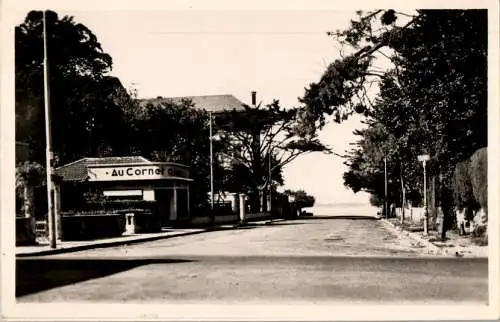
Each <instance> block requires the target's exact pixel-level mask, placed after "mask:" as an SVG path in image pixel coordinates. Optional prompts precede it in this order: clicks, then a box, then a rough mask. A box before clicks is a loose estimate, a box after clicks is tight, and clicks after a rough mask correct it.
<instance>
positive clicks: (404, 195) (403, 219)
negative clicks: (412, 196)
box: [400, 171, 406, 225]
mask: <svg viewBox="0 0 500 322" xmlns="http://www.w3.org/2000/svg"><path fill="white" fill-rule="evenodd" d="M400 177H401V225H403V224H404V223H405V208H406V190H405V185H404V181H403V172H402V171H401V175H400Z"/></svg>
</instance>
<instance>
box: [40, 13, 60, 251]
mask: <svg viewBox="0 0 500 322" xmlns="http://www.w3.org/2000/svg"><path fill="white" fill-rule="evenodd" d="M46 25H47V22H46V19H45V10H44V11H43V78H44V80H43V93H44V106H45V140H46V144H45V147H46V150H45V157H46V159H45V161H46V165H45V166H46V173H47V217H48V218H47V219H48V222H49V225H48V226H49V240H50V247H51V248H56V246H57V245H56V244H57V237H56V236H57V232H56V218H55V209H54V182H53V180H54V176H53V174H54V168H53V167H54V164H53V163H54V162H53V161H54V153H53V152H52V131H51V128H50V96H49V95H50V88H49V68H48V57H47V56H48V55H47V26H46Z"/></svg>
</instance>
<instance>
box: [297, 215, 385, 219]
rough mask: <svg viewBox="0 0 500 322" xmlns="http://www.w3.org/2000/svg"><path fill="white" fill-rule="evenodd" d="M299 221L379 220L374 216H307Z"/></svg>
mask: <svg viewBox="0 0 500 322" xmlns="http://www.w3.org/2000/svg"><path fill="white" fill-rule="evenodd" d="M298 219H299V220H321V219H352V220H367V219H368V220H379V218H377V217H374V216H349V215H346V216H338V215H336V216H308V217H299V218H298Z"/></svg>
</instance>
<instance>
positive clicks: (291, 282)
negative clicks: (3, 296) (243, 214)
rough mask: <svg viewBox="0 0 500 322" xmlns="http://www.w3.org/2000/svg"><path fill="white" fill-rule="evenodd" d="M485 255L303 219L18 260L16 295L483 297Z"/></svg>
mask: <svg viewBox="0 0 500 322" xmlns="http://www.w3.org/2000/svg"><path fill="white" fill-rule="evenodd" d="M487 264H488V263H487V260H484V259H467V258H435V257H430V256H428V255H426V253H425V249H423V248H422V247H419V245H415V244H413V243H412V242H411V241H410V240H408V239H404V238H401V237H397V236H394V235H392V234H390V233H389V232H387V231H386V230H385V229H384V228H383V226H382V225H381V224H380V222H379V221H377V220H373V219H367V218H363V217H358V218H356V219H348V218H336V219H328V218H314V217H313V218H308V219H306V218H304V219H300V220H296V221H284V222H277V223H274V224H272V225H255V226H250V227H246V228H241V229H232V230H223V231H215V232H210V233H203V234H200V235H195V236H186V237H179V238H173V239H167V240H161V241H155V242H149V243H144V244H139V245H133V246H126V247H116V248H107V249H96V250H91V251H84V252H79V253H72V254H60V255H53V256H46V257H43V258H26V259H18V261H17V265H18V270H17V272H18V274H17V285H18V287H17V295H18V296H19V297H18V300H19V301H23V302H26V301H42V302H48V301H106V302H108V301H112V302H115V301H120V302H130V301H132V302H137V301H138V302H148V303H152V302H168V303H172V302H174V303H176V302H178V301H185V302H189V301H218V300H223V301H242V300H243V301H293V300H300V301H303V300H311V301H330V300H348V301H374V302H387V301H398V302H399V301H409V302H421V301H424V302H428V301H463V302H482V303H485V302H486V301H487V297H488V279H487V277H488V276H487V275H488V274H487Z"/></svg>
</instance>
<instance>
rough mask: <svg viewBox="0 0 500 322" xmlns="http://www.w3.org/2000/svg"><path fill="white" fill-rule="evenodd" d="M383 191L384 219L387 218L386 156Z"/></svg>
mask: <svg viewBox="0 0 500 322" xmlns="http://www.w3.org/2000/svg"><path fill="white" fill-rule="evenodd" d="M384 186H385V187H384V188H385V189H384V191H385V198H384V208H385V212H384V215H385V218H386V219H387V218H389V215H388V210H387V156H384Z"/></svg>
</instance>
